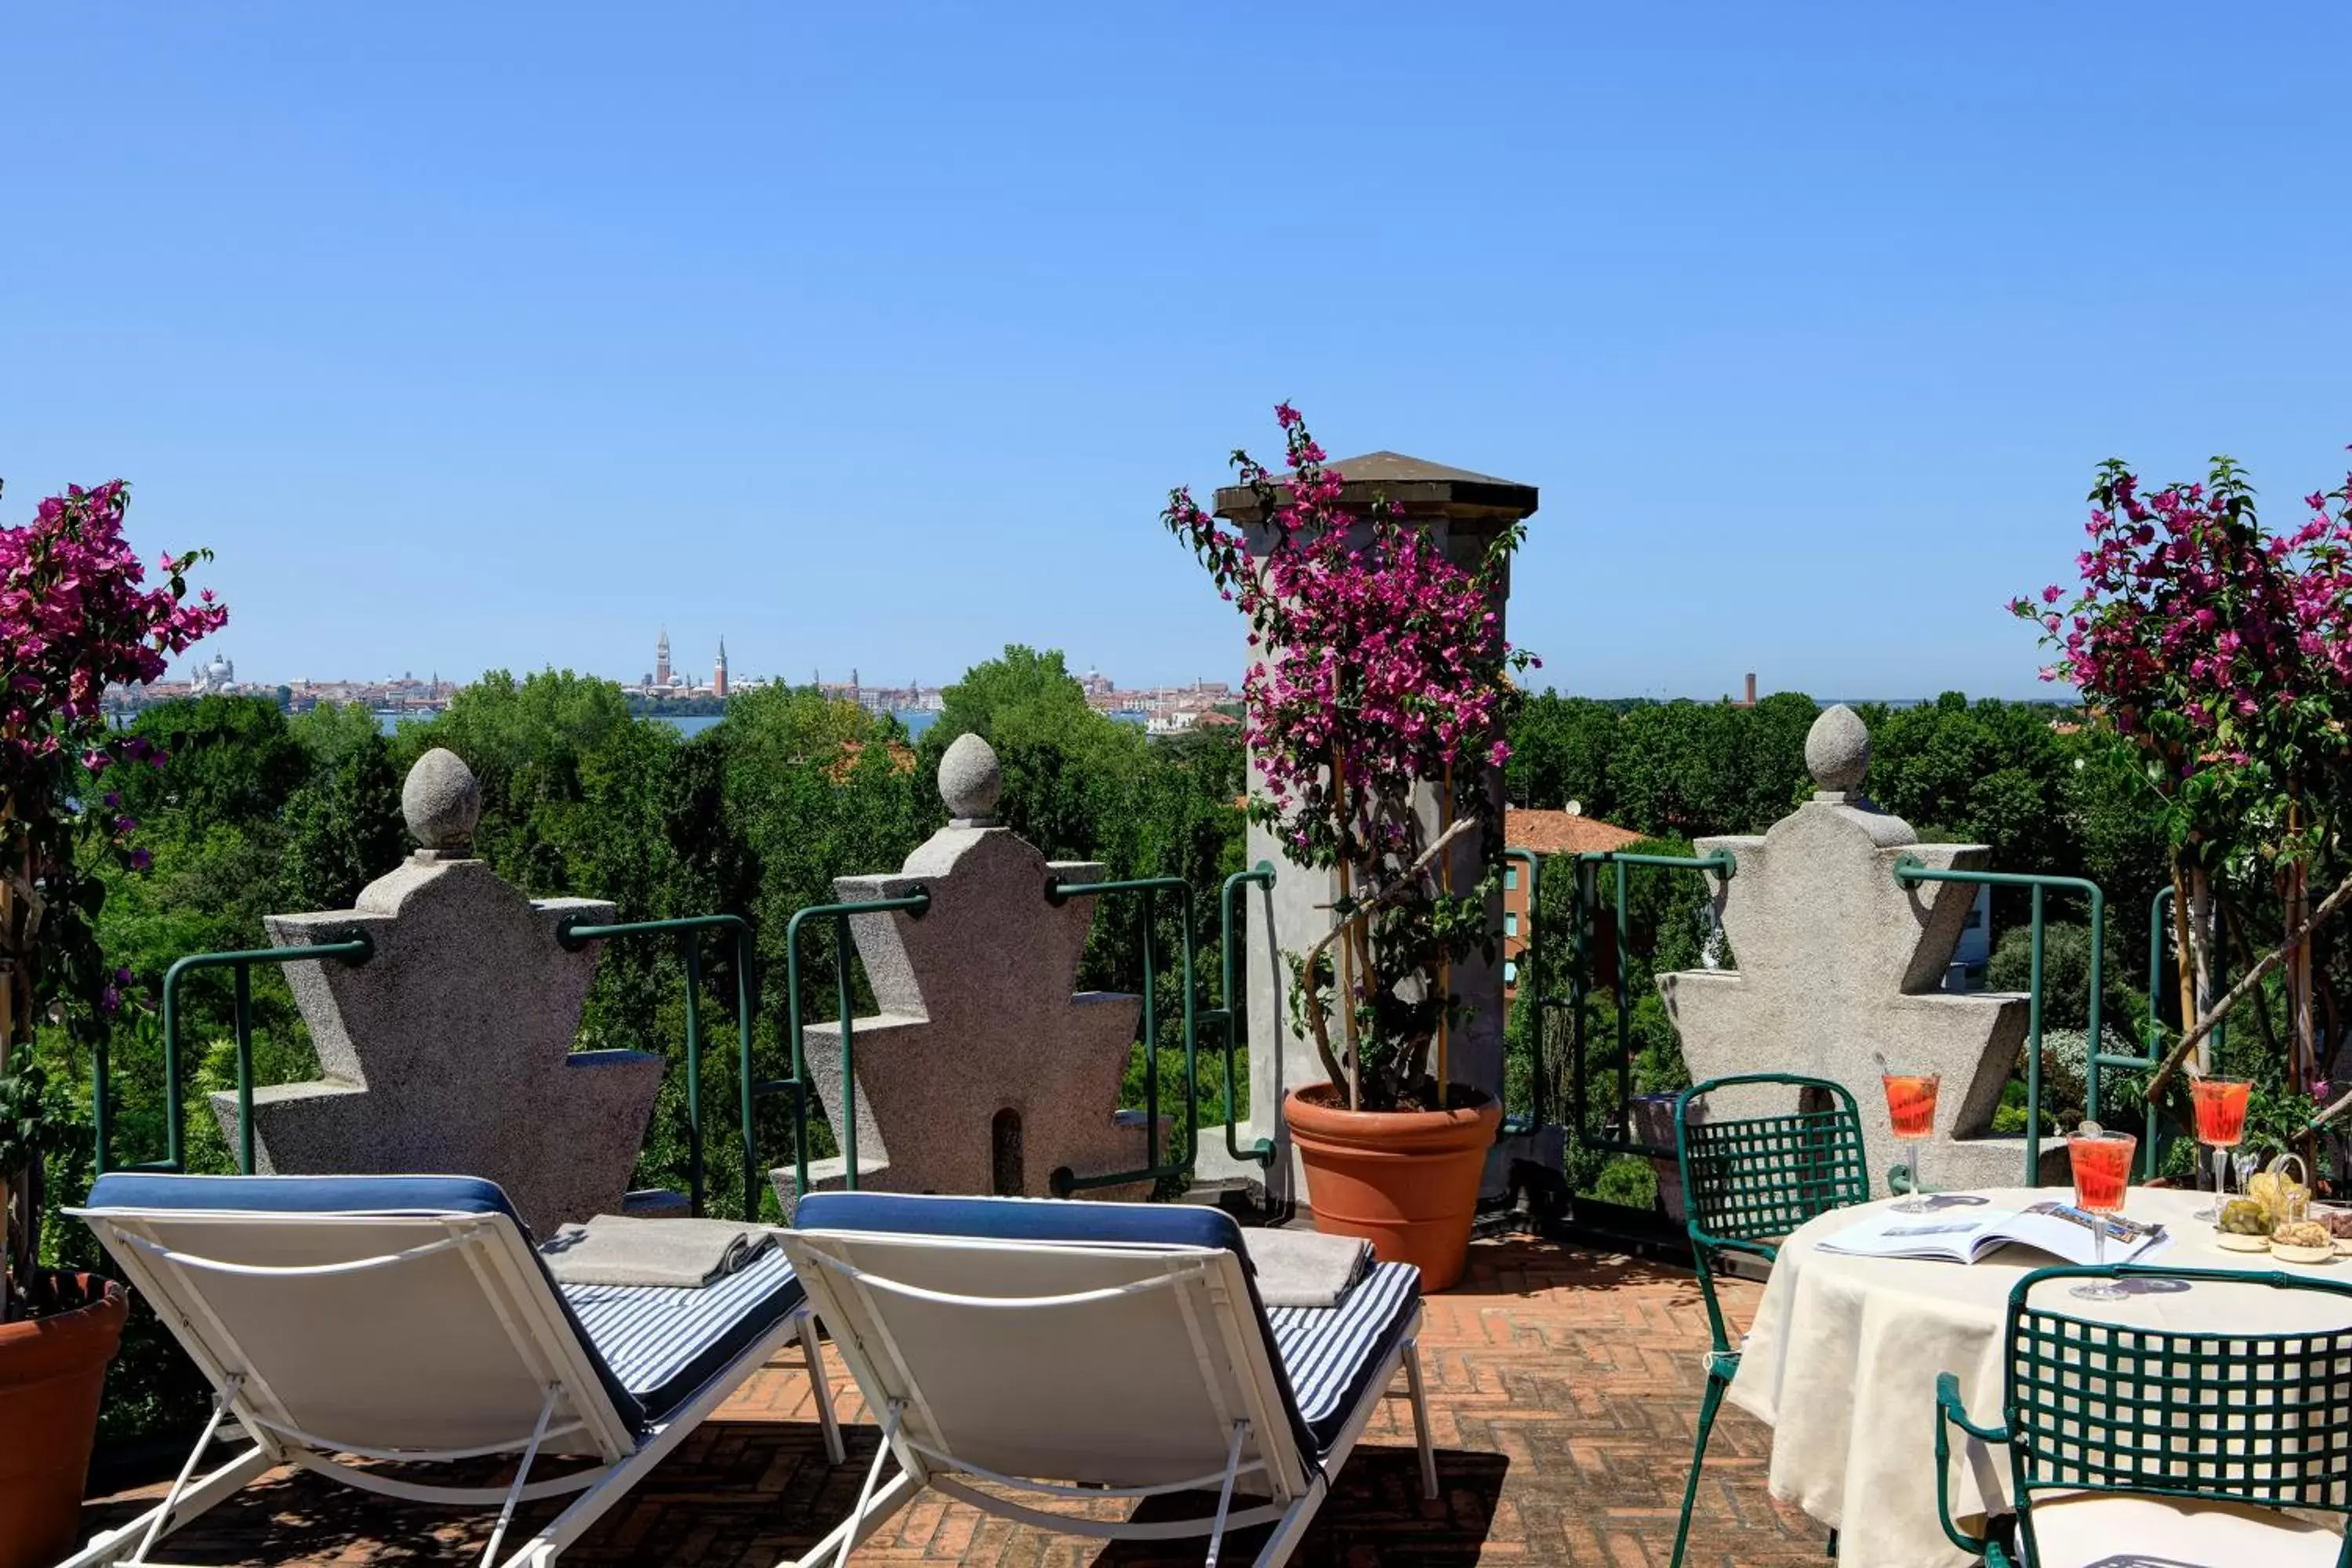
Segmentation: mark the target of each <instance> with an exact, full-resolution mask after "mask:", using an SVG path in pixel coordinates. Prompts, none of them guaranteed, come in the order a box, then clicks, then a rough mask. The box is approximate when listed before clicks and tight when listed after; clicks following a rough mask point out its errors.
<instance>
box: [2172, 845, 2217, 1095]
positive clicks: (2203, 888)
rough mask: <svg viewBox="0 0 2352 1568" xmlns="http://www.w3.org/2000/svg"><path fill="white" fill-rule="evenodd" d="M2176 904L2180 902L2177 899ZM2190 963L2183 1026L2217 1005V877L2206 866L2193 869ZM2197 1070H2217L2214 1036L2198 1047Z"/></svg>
mask: <svg viewBox="0 0 2352 1568" xmlns="http://www.w3.org/2000/svg"><path fill="white" fill-rule="evenodd" d="M2175 901H2176V903H2177V902H2178V900H2177V899H2176V900H2175ZM2188 936H2189V964H2188V974H2187V977H2186V989H2187V1004H2188V1011H2187V1012H2185V1013H2183V1014H2182V1015H2181V1017H2182V1027H2184V1028H2186V1027H2189V1026H2192V1025H2194V1024H2197V1023H2199V1022H2201V1021H2202V1020H2203V1018H2204V1016H2205V1015H2206V1013H2207V1012H2209V1011H2210V1009H2211V1008H2212V1005H2213V878H2212V873H2210V871H2208V870H2206V869H2205V868H2203V867H2202V866H2192V867H2190V868H2189V920H2188ZM2197 1070H2198V1071H2199V1072H2200V1073H2210V1072H2211V1071H2212V1070H2213V1043H2212V1037H2211V1036H2210V1035H2208V1036H2207V1037H2205V1038H2204V1040H2202V1041H2200V1043H2199V1045H2198V1047H2197Z"/></svg>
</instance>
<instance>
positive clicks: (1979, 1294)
mask: <svg viewBox="0 0 2352 1568" xmlns="http://www.w3.org/2000/svg"><path fill="white" fill-rule="evenodd" d="M1981 1195H1982V1196H1984V1197H1986V1198H1988V1199H1990V1202H1991V1203H1992V1204H1993V1205H1997V1206H2000V1207H2009V1208H2021V1207H2023V1206H2025V1205H2027V1204H2029V1203H2034V1202H2040V1201H2043V1200H2046V1199H2048V1198H2051V1197H2053V1196H2057V1197H2063V1198H2067V1199H2069V1200H2071V1198H2072V1195H2073V1194H2072V1193H2071V1191H2070V1190H2068V1189H2065V1188H2056V1189H2046V1190H2042V1191H2040V1192H2035V1191H2032V1190H2030V1189H2023V1188H2015V1189H2008V1190H2002V1191H1991V1192H1987V1193H1984V1194H1981ZM2210 1199H2211V1194H2207V1193H2196V1192H2176V1191H2168V1190H2163V1189H2156V1188H2134V1189H2133V1190H2132V1194H2131V1198H2130V1203H2129V1205H2128V1208H2127V1211H2126V1212H2127V1213H2129V1214H2130V1215H2132V1216H2133V1217H2135V1218H2138V1219H2146V1220H2157V1221H2160V1222H2162V1223H2163V1224H2164V1225H2165V1226H2166V1227H2167V1228H2168V1230H2169V1231H2170V1232H2171V1234H2172V1240H2171V1241H2170V1242H2169V1243H2168V1245H2167V1246H2166V1247H2164V1248H2163V1250H2162V1251H2161V1252H2159V1253H2157V1254H2153V1255H2151V1256H2149V1257H2148V1258H2146V1259H2145V1261H2147V1262H2148V1263H2150V1264H2161V1265H2164V1266H2167V1267H2171V1268H2229V1269H2236V1270H2247V1269H2259V1270H2263V1271H2269V1270H2273V1269H2276V1270H2278V1271H2280V1272H2284V1273H2291V1274H2293V1273H2308V1274H2311V1275H2313V1276H2315V1277H2318V1278H2328V1279H2336V1278H2341V1279H2352V1258H2345V1259H2339V1260H2338V1261H2336V1263H2333V1264H2316V1265H2310V1266H2305V1267H2298V1266H2296V1265H2294V1264H2283V1263H2279V1262H2277V1261H2276V1260H2275V1259H2273V1258H2271V1257H2270V1256H2269V1255H2268V1254H2267V1253H2255V1254H2247V1253H2239V1252H2227V1251H2224V1250H2223V1249H2222V1248H2221V1247H2220V1246H2219V1245H2217V1244H2216V1243H2215V1241H2214V1240H2213V1233H2212V1227H2211V1226H2210V1224H2205V1223H2200V1222H2198V1221H2194V1220H2191V1219H2190V1218H2189V1215H2190V1214H2191V1213H2193V1212H2194V1211H2195V1210H2197V1209H2198V1208H2200V1207H2201V1206H2203V1205H2205V1204H2207V1203H2208V1202H2210ZM1891 1201H1892V1200H1882V1201H1880V1202H1879V1203H1875V1204H1871V1205H1865V1206H1864V1207H1857V1208H1852V1209H1842V1210H1840V1211H1838V1212H1836V1213H1834V1214H1829V1215H1822V1216H1821V1217H1820V1218H1818V1219H1816V1220H1814V1221H1812V1222H1811V1224H1809V1225H1807V1226H1804V1227H1803V1228H1801V1229H1800V1230H1799V1231H1797V1233H1796V1234H1795V1235H1793V1236H1791V1237H1790V1238H1789V1240H1788V1242H1787V1243H1786V1245H1784V1246H1783V1247H1781V1249H1780V1258H1779V1260H1778V1261H1777V1262H1775V1263H1774V1264H1773V1266H1772V1274H1771V1278H1770V1279H1769V1281H1768V1282H1767V1284H1766V1285H1765V1288H1764V1300H1763V1301H1762V1303H1761V1304H1760V1305H1759V1307H1758V1309H1757V1313H1756V1322H1755V1326H1754V1327H1753V1328H1752V1329H1750V1330H1749V1331H1748V1339H1747V1342H1746V1345H1745V1347H1744V1354H1743V1355H1742V1357H1741V1360H1740V1363H1739V1374H1738V1377H1737V1378H1735V1379H1734V1380H1733V1382H1732V1384H1731V1389H1730V1393H1729V1395H1728V1397H1729V1399H1730V1401H1731V1403H1732V1404H1734V1405H1738V1407H1739V1408H1740V1409H1742V1410H1745V1411H1747V1412H1748V1414H1749V1415H1753V1416H1755V1417H1756V1418H1757V1419H1759V1420H1760V1421H1763V1422H1765V1423H1767V1424H1768V1425H1769V1426H1771V1427H1772V1429H1773V1431H1772V1462H1771V1468H1770V1484H1771V1489H1772V1495H1773V1496H1775V1497H1777V1498H1779V1499H1780V1500H1782V1501H1784V1502H1790V1503H1794V1504H1796V1505H1797V1506H1798V1507H1800V1508H1801V1509H1803V1510H1805V1512H1806V1513H1807V1514H1809V1515H1811V1517H1812V1518H1814V1519H1817V1520H1819V1521H1822V1523H1824V1524H1827V1525H1829V1526H1831V1527H1832V1528H1834V1529H1835V1530H1836V1531H1838V1564H1839V1568H1927V1565H1940V1564H1960V1563H1967V1562H1969V1559H1968V1558H1967V1557H1966V1556H1964V1555H1963V1554H1962V1553H1960V1552H1957V1551H1955V1550H1954V1549H1953V1547H1952V1544H1951V1543H1950V1542H1948V1541H1946V1540H1945V1539H1944V1535H1943V1531H1941V1530H1940V1529H1939V1528H1938V1527H1937V1522H1936V1453H1935V1418H1936V1417H1935V1402H1936V1378H1937V1373H1946V1372H1949V1373H1956V1374H1957V1375H1958V1378H1959V1384H1960V1394H1961V1397H1962V1398H1963V1399H1964V1400H1965V1401H1966V1402H1967V1405H1968V1407H1969V1415H1970V1416H1972V1417H1973V1418H1974V1419H1975V1420H1976V1421H1978V1422H1979V1424H1981V1425H1984V1426H1999V1425H2000V1421H2001V1393H2002V1389H2001V1360H2000V1358H2001V1336H2002V1333H2003V1331H2004V1330H2005V1328H2006V1326H2007V1321H2008V1308H2009V1292H2010V1289H2011V1287H2012V1286H2014V1285H2015V1284H2016V1283H2017V1281H2018V1280H2019V1279H2021V1278H2022V1277H2024V1276H2025V1275H2026V1274H2028V1273H2031V1272H2032V1270H2033V1269H2035V1268H2049V1267H2052V1266H2053V1265H2054V1264H2055V1263H2056V1262H2057V1261H2058V1260H2057V1259H2055V1258H2051V1257H2050V1256H2049V1255H2048V1254H2047V1253H2042V1252H2034V1251H2029V1250H2027V1249H2026V1248H2023V1247H2008V1248H2005V1249H2003V1250H2002V1251H2000V1252H1999V1253H1996V1254H1994V1255H1993V1256H1991V1257H1990V1258H1986V1259H1985V1260H1984V1261H1982V1262H1980V1263H1976V1264H1969V1265H1962V1264H1957V1263H1939V1262H1929V1261H1920V1260H1913V1259H1906V1258H1857V1257H1852V1256H1849V1255H1845V1254H1842V1253H1835V1252H1824V1251H1822V1250H1821V1247H1820V1245H1819V1244H1820V1243H1821V1241H1822V1238H1823V1237H1828V1236H1832V1235H1834V1234H1836V1233H1837V1232H1838V1231H1840V1230H1843V1229H1844V1228H1845V1227H1846V1226H1850V1225H1853V1224H1854V1223H1855V1222H1856V1221H1857V1220H1859V1219H1860V1218H1862V1217H1863V1215H1864V1214H1865V1213H1867V1212H1869V1211H1870V1210H1875V1209H1880V1208H1884V1207H1885V1206H1886V1205H1887V1203H1888V1202H1891ZM2034 1299H2035V1300H2036V1302H2037V1303H2038V1304H2041V1305H2043V1306H2050V1307H2055V1308H2057V1309H2058V1310H2065V1311H2068V1312H2070V1313H2074V1314H2075V1315H2079V1316H2081V1317H2084V1318H2100V1319H2106V1320H2111V1321H2116V1322H2135V1323H2143V1324H2147V1325H2148V1326H2151V1327H2164V1328H2173V1329H2183V1330H2188V1329H2224V1328H2226V1329H2234V1330H2237V1331H2254V1332H2283V1331H2292V1330H2298V1329H2319V1328H2336V1327H2341V1326H2343V1325H2344V1323H2345V1322H2346V1321H2347V1313H2346V1310H2345V1303H2344V1301H2343V1300H2342V1299H2341V1298H2340V1297H2335V1296H2331V1295H2327V1294H2326V1293H2317V1292H2315V1293H2313V1294H2312V1295H2309V1296H2294V1295H2289V1294H2287V1293H2286V1292H2284V1291H2278V1290H2272V1289H2267V1288H2264V1287H2260V1286H2247V1287H2244V1288H2242V1289H2241V1288H2237V1287H2231V1286H2220V1285H2214V1286H2205V1285H2200V1286H2199V1287H2197V1288H2196V1289H2191V1290H2188V1291H2184V1292H2182V1293H2179V1294H2177V1295H2140V1296H2133V1297H2130V1298H2128V1299H2126V1300H2122V1301H2083V1300H2065V1299H2064V1298H2063V1287H2051V1288H2049V1289H2048V1293H2047V1294H2045V1293H2044V1292H2041V1291H2037V1292H2036V1294H2035V1298H2034ZM1953 1437H1954V1448H1955V1452H1954V1458H1953V1493H1952V1507H1953V1511H1954V1513H1955V1515H1956V1516H1958V1517H1959V1518H1961V1519H1962V1520H1964V1521H1965V1520H1966V1518H1967V1516H1969V1515H1971V1514H1976V1515H1981V1514H1984V1513H1986V1512H1988V1511H1990V1512H1994V1513H2006V1512H2010V1511H2011V1507H2010V1503H2009V1453H2008V1450H2007V1449H2006V1448H2003V1447H1987V1446H1986V1445H1982V1444H1977V1443H1974V1442H1971V1441H1969V1439H1967V1438H1966V1436H1965V1435H1963V1434H1960V1433H1958V1432H1957V1431H1956V1432H1955V1433H1954V1435H1953ZM1964 1445H1965V1447H1963V1446H1964ZM1989 1502H1990V1510H1989V1509H1988V1506H1987V1505H1988V1503H1989Z"/></svg>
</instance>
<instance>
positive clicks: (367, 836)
mask: <svg viewBox="0 0 2352 1568" xmlns="http://www.w3.org/2000/svg"><path fill="white" fill-rule="evenodd" d="M294 734H295V738H296V739H297V740H299V742H301V744H302V747H303V750H304V751H306V752H309V753H310V777H309V778H308V779H306V780H305V781H304V782H303V784H302V787H301V788H299V789H298V790H296V791H295V792H294V794H293V795H292V796H291V797H289V799H288V801H287V803H286V813H285V817H286V845H285V867H284V877H285V885H286V890H287V893H288V895H289V897H290V898H291V899H292V900H293V902H294V905H295V907H298V908H301V909H307V910H338V909H343V908H346V907H348V906H349V905H350V904H351V903H352V900H355V899H356V898H358V897H359V892H360V889H362V888H363V887H365V886H367V884H368V883H369V882H371V881H373V879H376V878H377V877H380V876H382V875H383V873H385V872H386V871H389V870H391V869H392V868H393V867H394V864H396V863H397V862H398V861H399V859H400V857H401V854H402V850H403V845H404V837H403V834H402V822H401V816H400V779H399V777H398V776H397V775H396V774H394V772H393V771H392V748H391V746H390V745H389V744H387V743H386V742H385V740H384V735H383V728H382V726H380V725H379V724H378V723H377V722H376V717H375V715H374V714H373V713H371V712H370V711H368V710H367V708H366V707H365V706H364V705H362V704H360V703H356V702H354V703H352V704H350V705H349V706H343V707H339V706H337V705H335V704H333V703H320V705H319V706H317V707H315V708H312V709H311V710H310V711H308V712H306V713H303V714H300V715H299V716H297V717H296V719H295V720H294Z"/></svg>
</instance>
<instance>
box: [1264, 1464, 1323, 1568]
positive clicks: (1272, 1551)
mask: <svg viewBox="0 0 2352 1568" xmlns="http://www.w3.org/2000/svg"><path fill="white" fill-rule="evenodd" d="M1327 1486H1328V1482H1327V1481H1325V1480H1324V1479H1323V1478H1322V1477H1320V1476H1318V1477H1316V1478H1315V1484H1314V1485H1313V1486H1310V1487H1308V1488H1307V1493H1306V1495H1305V1496H1304V1497H1301V1498H1300V1499H1299V1500H1297V1502H1294V1503H1292V1504H1291V1505H1290V1511H1289V1512H1288V1513H1286V1514H1284V1515H1283V1516H1282V1518H1281V1519H1279V1520H1277V1521H1276V1522H1275V1526H1274V1533H1273V1534H1272V1535H1269V1536H1267V1537H1266V1541H1265V1545H1264V1546H1262V1547H1260V1548H1259V1549H1258V1554H1257V1564H1256V1568H1282V1564H1284V1563H1287V1562H1289V1561H1290V1554H1291V1553H1292V1552H1296V1551H1297V1550H1298V1542H1299V1539H1300V1538H1301V1537H1302V1536H1304V1535H1305V1534H1306V1533H1307V1526H1308V1525H1310V1524H1312V1523H1314V1522H1315V1511H1316V1510H1318V1509H1319V1508H1321V1507H1322V1506H1323V1493H1324V1489H1325V1488H1326V1487H1327Z"/></svg>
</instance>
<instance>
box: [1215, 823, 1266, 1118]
mask: <svg viewBox="0 0 2352 1568" xmlns="http://www.w3.org/2000/svg"><path fill="white" fill-rule="evenodd" d="M1274 877H1275V871H1274V862H1273V861H1271V860H1261V861H1259V862H1258V863H1257V864H1256V865H1255V866H1253V867H1251V868H1249V869H1248V870H1246V871H1236V872H1234V874H1233V875H1232V876H1230V877H1228V878H1226V879H1225V885H1224V886H1223V888H1222V889H1219V891H1218V894H1217V917H1218V921H1219V924H1218V930H1217V956H1218V960H1219V964H1220V968H1221V971H1222V973H1221V975H1220V978H1221V979H1222V980H1223V983H1224V988H1223V990H1222V991H1220V992H1219V993H1218V994H1219V995H1220V996H1222V997H1223V999H1224V1005H1223V1006H1222V1007H1207V1008H1203V1009H1202V1011H1201V1015H1200V1022H1202V1024H1213V1025H1214V1026H1216V1027H1217V1028H1218V1029H1219V1030H1220V1031H1221V1032H1222V1033H1223V1037H1224V1050H1225V1152H1226V1153H1227V1154H1229V1155H1231V1156H1232V1157H1233V1158H1234V1159H1236V1160H1253V1161H1255V1162H1256V1163H1258V1164H1261V1165H1271V1164H1273V1163H1274V1140H1273V1139H1271V1138H1260V1139H1257V1140H1256V1141H1255V1142H1252V1143H1251V1144H1250V1146H1249V1147H1248V1148H1246V1149H1244V1148H1243V1147H1242V1146H1241V1144H1240V1142H1238V1141H1237V1140H1236V1139H1235V1138H1234V1124H1235V1118H1234V1046H1235V1044H1236V1041H1235V1039H1234V1035H1235V1033H1236V1031H1235V1030H1234V1010H1235V1008H1236V1007H1237V1006H1238V1005H1239V1004H1238V1003H1237V1001H1236V1000H1235V997H1236V993H1235V991H1234V985H1235V984H1237V982H1236V980H1235V978H1234V932H1235V931H1238V930H1240V929H1241V922H1240V921H1236V920H1235V919H1234V895H1235V894H1237V893H1239V892H1240V891H1241V890H1242V889H1244V888H1248V887H1258V888H1272V887H1273V886H1274Z"/></svg>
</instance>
